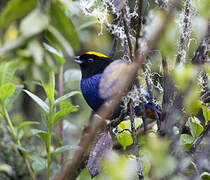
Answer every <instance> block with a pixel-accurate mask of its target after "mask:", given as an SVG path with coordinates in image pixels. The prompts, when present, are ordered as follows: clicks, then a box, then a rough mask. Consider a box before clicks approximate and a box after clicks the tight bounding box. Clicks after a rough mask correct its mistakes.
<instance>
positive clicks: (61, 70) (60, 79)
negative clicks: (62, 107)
mask: <svg viewBox="0 0 210 180" xmlns="http://www.w3.org/2000/svg"><path fill="white" fill-rule="evenodd" d="M58 91H59V97H61V96H63V95H64V91H63V66H61V67H60V73H59V90H58ZM60 138H61V140H62V142H63V139H64V130H63V119H61V120H60ZM60 164H61V169H63V166H64V153H61V160H60Z"/></svg>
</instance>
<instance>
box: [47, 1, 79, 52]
mask: <svg viewBox="0 0 210 180" xmlns="http://www.w3.org/2000/svg"><path fill="white" fill-rule="evenodd" d="M50 17H51V24H52V25H53V26H54V27H55V28H56V29H57V30H58V31H59V32H60V33H61V34H62V35H63V37H65V39H66V40H67V41H68V43H69V44H71V46H72V47H73V48H74V49H75V50H78V49H79V43H78V42H79V39H78V35H77V32H76V30H75V27H74V25H73V23H72V22H71V19H69V18H68V17H67V16H66V14H65V13H64V9H62V8H61V7H60V6H59V4H58V3H56V2H52V3H51V7H50Z"/></svg>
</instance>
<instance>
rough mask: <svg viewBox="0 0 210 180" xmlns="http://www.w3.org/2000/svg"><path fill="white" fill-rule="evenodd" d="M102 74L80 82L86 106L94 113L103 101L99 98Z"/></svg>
mask: <svg viewBox="0 0 210 180" xmlns="http://www.w3.org/2000/svg"><path fill="white" fill-rule="evenodd" d="M101 76H102V74H96V75H94V76H91V77H89V78H83V79H82V80H81V90H82V94H83V97H84V98H85V100H86V102H87V104H88V105H89V106H90V107H91V108H92V109H93V110H94V111H95V112H96V111H97V110H98V108H99V107H100V106H101V105H102V104H103V103H104V101H105V99H102V98H101V97H100V96H99V83H100V79H101Z"/></svg>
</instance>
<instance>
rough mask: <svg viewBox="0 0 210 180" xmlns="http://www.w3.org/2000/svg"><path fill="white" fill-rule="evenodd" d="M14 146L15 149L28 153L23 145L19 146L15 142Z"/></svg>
mask: <svg viewBox="0 0 210 180" xmlns="http://www.w3.org/2000/svg"><path fill="white" fill-rule="evenodd" d="M16 147H17V149H19V150H20V151H21V152H22V153H24V154H25V155H26V154H28V153H29V150H27V149H25V148H24V147H23V146H20V145H18V144H17V145H16Z"/></svg>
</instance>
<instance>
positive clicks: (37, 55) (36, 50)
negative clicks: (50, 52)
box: [28, 39, 44, 65]
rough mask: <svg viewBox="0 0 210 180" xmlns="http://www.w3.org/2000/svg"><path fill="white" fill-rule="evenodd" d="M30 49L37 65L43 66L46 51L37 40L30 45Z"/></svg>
mask: <svg viewBox="0 0 210 180" xmlns="http://www.w3.org/2000/svg"><path fill="white" fill-rule="evenodd" d="M28 49H29V51H30V52H31V54H32V56H33V58H34V61H35V63H36V64H37V65H41V64H43V58H44V50H43V48H42V46H41V44H40V43H39V41H38V40H37V39H33V40H31V41H30V42H29V43H28Z"/></svg>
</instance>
